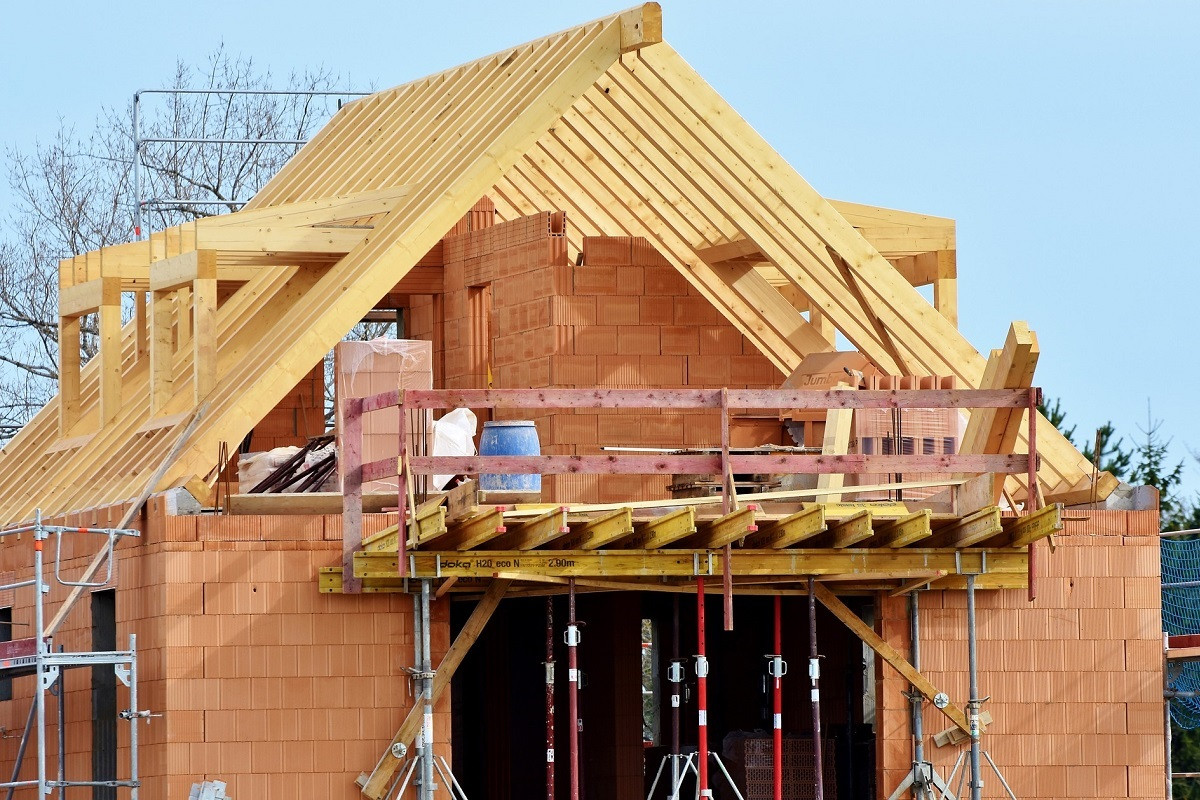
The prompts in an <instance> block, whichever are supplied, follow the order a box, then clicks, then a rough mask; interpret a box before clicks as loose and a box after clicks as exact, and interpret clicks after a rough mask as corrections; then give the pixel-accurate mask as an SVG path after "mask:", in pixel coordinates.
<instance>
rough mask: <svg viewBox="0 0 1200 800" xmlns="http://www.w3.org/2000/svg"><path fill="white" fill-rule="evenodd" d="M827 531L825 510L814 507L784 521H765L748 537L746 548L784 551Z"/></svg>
mask: <svg viewBox="0 0 1200 800" xmlns="http://www.w3.org/2000/svg"><path fill="white" fill-rule="evenodd" d="M824 530H825V509H824V507H822V506H819V505H817V506H812V507H811V508H806V509H804V510H802V511H797V512H796V513H795V514H789V515H788V516H786V517H784V518H783V519H777V520H763V521H761V522H759V523H758V530H757V531H756V532H754V533H751V534H749V535H748V536H747V537H746V544H745V546H746V547H750V548H765V547H770V548H774V549H782V548H784V547H791V546H792V545H795V544H799V543H800V542H803V541H806V540H809V539H812V538H813V537H814V536H816V535H817V534H819V533H822V532H824Z"/></svg>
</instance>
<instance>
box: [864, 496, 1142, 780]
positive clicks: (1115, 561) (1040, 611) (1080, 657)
mask: <svg viewBox="0 0 1200 800" xmlns="http://www.w3.org/2000/svg"><path fill="white" fill-rule="evenodd" d="M1069 518H1070V519H1069V520H1068V521H1067V523H1066V526H1067V527H1066V530H1065V531H1064V532H1063V533H1062V534H1059V535H1058V536H1057V537H1056V539H1057V550H1056V552H1054V553H1053V554H1051V553H1050V552H1049V548H1048V546H1047V544H1045V543H1041V544H1039V545H1038V560H1037V563H1038V578H1037V587H1038V591H1037V599H1036V600H1035V601H1034V602H1033V603H1029V602H1027V595H1026V592H1025V591H1024V590H1003V591H982V590H981V591H979V592H978V594H977V615H978V628H977V630H978V654H979V664H980V672H979V676H980V677H979V690H980V695H981V696H984V697H986V696H988V695H990V696H991V700H990V701H989V702H988V703H987V704H985V706H984V708H985V709H986V710H988V711H990V712H991V714H992V717H993V720H994V721H993V723H992V725H991V726H990V727H989V728H988V730H987V731H986V732H985V734H984V736H983V739H982V743H983V747H984V749H986V750H987V751H988V752H989V753H990V754H991V755H992V757H993V758H994V759H995V760H996V762H997V764H998V765H999V767H1000V768H1001V769H1002V770H1003V772H1004V775H1005V778H1006V779H1007V780H1008V782H1009V784H1010V785H1011V786H1012V788H1013V790H1014V791H1015V792H1016V794H1017V796H1018V797H1021V798H1138V800H1150V798H1162V797H1163V796H1164V795H1165V784H1164V779H1163V762H1164V751H1163V705H1162V703H1163V701H1162V690H1163V675H1162V621H1161V601H1160V588H1159V586H1160V577H1159V549H1158V512H1157V511H1128V512H1127V511H1074V510H1072V511H1071V512H1070V514H1069ZM1080 518H1082V519H1080ZM920 604H921V662H922V664H921V665H922V672H923V673H924V674H925V675H926V677H928V678H929V679H930V680H931V681H932V682H933V684H934V685H935V686H937V687H939V688H940V689H941V690H942V691H945V692H946V693H947V694H949V695H950V697H951V699H953V700H954V701H955V702H956V703H958V704H959V705H962V706H965V704H966V699H967V697H968V683H967V679H968V675H967V638H966V637H967V628H966V594H965V593H964V592H963V591H940V592H922V593H921V595H920ZM878 610H879V617H878V626H879V631H880V632H881V633H882V634H883V635H884V636H886V638H887V639H888V641H889V642H891V643H892V644H893V645H895V646H896V647H898V648H900V650H901V652H903V653H905V654H907V653H908V652H909V637H908V616H907V606H906V601H905V599H904V598H885V599H883V600H881V601H880V602H879V604H878ZM877 678H878V684H877V685H878V687H879V691H878V699H879V706H878V713H877V725H878V727H877V732H878V733H877V735H878V739H877V743H878V748H879V750H878V759H877V764H878V766H879V774H878V779H879V788H880V790H881V792H882V795H881V796H886V795H887V794H889V793H890V792H891V791H892V789H894V788H895V786H896V785H897V784H898V783H899V782H900V781H901V780H903V778H904V775H905V773H906V772H907V771H908V769H909V767H910V764H911V761H912V750H911V743H910V738H909V720H908V703H907V701H906V700H905V698H904V697H903V696H902V695H901V692H902V691H906V690H907V689H908V684H907V682H906V681H905V680H904V679H903V678H901V677H900V675H899V674H898V673H896V672H895V671H894V670H893V669H891V667H888V666H886V665H880V666H879V668H878V673H877ZM924 725H925V731H926V733H927V734H929V735H930V736H932V734H934V733H937V732H938V731H942V730H945V729H946V728H949V727H951V725H952V723H950V722H949V720H948V719H947V718H946V717H945V716H943V715H942V714H941V713H939V712H938V711H937V710H936V709H934V708H932V707H931V706H930V705H929V704H926V711H925V715H924ZM966 747H967V744H965V743H964V744H963V745H960V746H957V747H955V746H947V747H943V748H938V747H935V746H933V745H932V742H927V743H926V751H925V752H926V754H927V757H929V758H931V760H933V762H934V764H935V766H936V768H937V769H938V771H939V772H940V773H941V774H942V776H943V777H945V776H947V775H948V774H949V772H950V769H951V768H952V766H953V763H954V759H955V758H956V757H957V756H958V754H959V753H960V752H962V751H963V750H964V749H965V748H966ZM984 779H985V796H999V794H998V792H999V791H1000V788H999V782H998V781H997V780H996V778H995V775H994V774H992V773H991V771H990V770H989V769H986V763H985V775H984ZM989 787H990V788H989Z"/></svg>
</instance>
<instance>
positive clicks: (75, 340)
mask: <svg viewBox="0 0 1200 800" xmlns="http://www.w3.org/2000/svg"><path fill="white" fill-rule="evenodd" d="M79 328H80V319H79V317H59V318H58V394H59V400H58V427H59V432H58V433H59V436H61V437H63V438H66V437H67V436H68V435H69V433H70V431H71V428H72V427H74V426H75V423H76V422H78V421H79V371H80V365H79Z"/></svg>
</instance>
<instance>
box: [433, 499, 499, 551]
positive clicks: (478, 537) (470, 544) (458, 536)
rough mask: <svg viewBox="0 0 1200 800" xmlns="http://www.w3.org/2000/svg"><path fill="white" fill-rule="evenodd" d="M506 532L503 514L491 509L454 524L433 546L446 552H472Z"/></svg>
mask: <svg viewBox="0 0 1200 800" xmlns="http://www.w3.org/2000/svg"><path fill="white" fill-rule="evenodd" d="M506 530H507V528H506V527H505V526H504V514H503V512H501V511H500V510H499V509H491V510H487V511H482V513H480V514H477V515H475V516H474V517H471V518H469V519H465V520H462V521H461V522H457V523H455V524H454V525H453V526H452V527H451V528H450V530H449V532H448V533H446V534H444V535H442V536H439V537H438V538H436V539H435V540H434V542H435V545H434V546H436V547H437V548H439V549H442V548H445V549H447V550H473V549H474V548H476V547H479V546H480V545H482V544H483V543H484V542H487V541H490V540H492V539H495V538H496V537H497V536H499V535H500V534H502V533H504V532H505V531H506Z"/></svg>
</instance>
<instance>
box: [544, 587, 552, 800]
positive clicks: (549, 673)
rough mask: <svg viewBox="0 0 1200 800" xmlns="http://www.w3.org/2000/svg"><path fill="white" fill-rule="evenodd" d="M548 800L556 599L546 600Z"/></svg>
mask: <svg viewBox="0 0 1200 800" xmlns="http://www.w3.org/2000/svg"><path fill="white" fill-rule="evenodd" d="M546 800H554V598H553V597H547V598H546Z"/></svg>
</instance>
